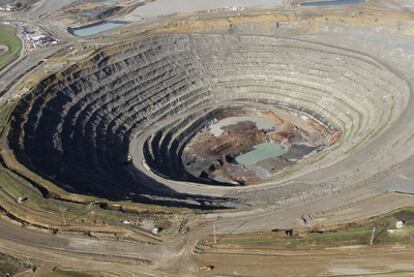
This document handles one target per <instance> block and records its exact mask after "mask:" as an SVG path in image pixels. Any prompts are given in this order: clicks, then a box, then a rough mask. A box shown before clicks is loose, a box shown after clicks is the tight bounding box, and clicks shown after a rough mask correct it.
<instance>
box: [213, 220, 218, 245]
mask: <svg viewBox="0 0 414 277" xmlns="http://www.w3.org/2000/svg"><path fill="white" fill-rule="evenodd" d="M213 235H214V244H216V242H217V239H216V224H213Z"/></svg>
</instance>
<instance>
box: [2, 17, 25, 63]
mask: <svg viewBox="0 0 414 277" xmlns="http://www.w3.org/2000/svg"><path fill="white" fill-rule="evenodd" d="M0 44H3V45H6V46H7V47H8V48H9V51H8V52H5V53H1V54H0V70H1V69H3V68H4V67H5V66H7V65H8V64H9V63H11V62H12V61H14V60H15V59H17V58H18V57H19V53H20V49H21V47H22V44H21V41H20V39H19V38H18V37H17V36H16V29H14V28H13V27H10V26H7V25H3V24H0Z"/></svg>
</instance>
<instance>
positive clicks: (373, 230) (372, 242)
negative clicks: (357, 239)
mask: <svg viewBox="0 0 414 277" xmlns="http://www.w3.org/2000/svg"><path fill="white" fill-rule="evenodd" d="M374 238H375V226H374V227H372V233H371V239H370V240H369V245H373V244H374Z"/></svg>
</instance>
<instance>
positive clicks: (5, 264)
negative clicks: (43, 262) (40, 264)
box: [0, 253, 36, 277]
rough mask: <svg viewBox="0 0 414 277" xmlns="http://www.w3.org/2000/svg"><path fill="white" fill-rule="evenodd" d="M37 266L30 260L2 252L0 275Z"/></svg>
mask: <svg viewBox="0 0 414 277" xmlns="http://www.w3.org/2000/svg"><path fill="white" fill-rule="evenodd" d="M33 267H36V265H35V264H34V263H33V262H32V261H29V260H23V259H17V258H14V257H11V256H8V255H6V254H3V253H0V277H3V276H7V274H10V275H11V276H13V275H14V274H15V273H17V272H20V271H23V270H25V269H28V268H33Z"/></svg>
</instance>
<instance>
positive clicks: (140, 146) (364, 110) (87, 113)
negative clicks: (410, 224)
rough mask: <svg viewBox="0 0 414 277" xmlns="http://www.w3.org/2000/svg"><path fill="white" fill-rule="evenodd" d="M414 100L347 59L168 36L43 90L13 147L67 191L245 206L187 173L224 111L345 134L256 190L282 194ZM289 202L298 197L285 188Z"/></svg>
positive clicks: (394, 79)
mask: <svg viewBox="0 0 414 277" xmlns="http://www.w3.org/2000/svg"><path fill="white" fill-rule="evenodd" d="M408 98H409V88H408V86H407V84H406V82H405V81H404V80H402V79H400V78H399V77H398V76H397V75H396V74H394V73H393V72H392V70H390V69H389V68H387V67H386V66H385V65H383V64H381V63H380V62H378V61H376V60H374V59H373V58H371V57H369V56H366V55H363V54H361V53H357V52H353V51H350V50H346V49H340V48H334V47H330V46H326V45H321V44H316V43H311V42H306V41H301V40H295V39H287V38H275V37H266V36H250V35H234V34H163V35H156V36H154V37H149V38H146V39H145V40H139V41H136V42H132V43H128V44H122V45H118V46H113V47H108V48H104V49H103V50H101V51H99V52H98V53H97V54H96V55H95V56H94V57H93V58H92V59H91V60H88V61H84V62H82V63H79V64H76V65H74V66H72V67H70V68H69V69H67V70H65V71H63V72H60V73H57V74H54V75H52V76H50V77H48V78H47V79H45V80H43V81H42V82H40V83H39V85H38V86H37V87H36V88H35V89H34V90H33V91H32V92H31V93H30V94H28V95H26V96H24V98H23V99H22V100H21V101H20V102H19V104H18V105H17V107H16V109H15V111H14V112H13V117H12V124H11V129H10V132H9V136H8V144H9V146H10V149H12V150H13V151H14V153H15V155H16V157H17V158H18V160H19V162H21V163H22V164H23V165H25V166H26V167H28V168H30V169H31V170H33V171H34V172H36V173H37V174H39V175H41V176H43V177H44V178H46V179H49V180H50V181H52V182H55V183H57V184H58V185H59V186H61V187H62V188H64V189H65V190H67V191H70V192H75V193H80V194H90V195H95V196H99V197H105V198H109V199H115V200H122V199H132V200H135V201H154V202H156V201H167V202H171V201H172V202H174V201H178V202H177V203H179V201H187V202H186V203H192V201H194V203H195V205H207V206H208V205H211V206H226V205H228V206H238V205H242V203H240V201H239V200H238V199H237V194H231V191H232V189H233V188H231V187H227V188H224V189H223V190H222V188H217V186H211V184H205V183H204V184H203V183H202V182H201V181H200V180H197V179H194V178H191V177H190V176H188V175H186V174H185V172H184V171H183V170H182V165H181V164H180V163H181V161H180V158H179V157H180V151H182V148H183V146H184V145H185V143H186V141H188V139H189V138H190V137H191V136H193V135H194V132H196V131H197V130H199V128H201V127H202V126H203V124H204V123H203V122H205V119H206V117H207V118H208V117H209V116H208V115H209V114H211V113H212V112H214V109H215V108H217V107H218V106H220V105H226V106H232V105H240V103H244V104H245V105H249V106H254V105H262V106H263V105H264V106H268V107H275V106H277V107H280V108H284V109H288V110H291V111H295V112H297V113H299V114H300V113H303V114H308V115H310V116H312V117H314V118H317V119H318V120H319V121H320V122H323V123H324V124H325V125H326V126H330V127H331V128H338V129H340V130H341V132H342V137H341V139H340V141H338V142H337V143H336V144H335V145H333V146H332V147H329V148H327V149H325V150H324V151H322V152H321V153H319V154H318V155H315V156H313V157H311V158H309V159H307V160H306V162H304V163H300V164H299V165H298V166H295V167H292V168H288V169H287V170H286V171H284V172H282V173H281V175H280V176H276V177H275V178H274V179H272V180H269V181H267V182H266V183H264V184H261V185H258V187H262V186H266V187H267V186H270V187H272V188H273V187H274V189H275V190H278V185H280V184H283V183H284V182H286V181H292V180H294V179H295V178H296V177H297V176H303V175H304V174H307V173H310V172H313V171H315V170H316V169H318V168H321V167H329V166H334V165H335V164H337V163H339V162H340V161H342V160H345V159H346V158H348V157H349V156H350V155H353V154H354V153H358V151H359V150H360V149H363V148H364V146H366V145H367V144H368V143H371V142H372V141H373V140H374V139H375V138H376V137H378V136H380V135H381V134H382V133H383V132H385V131H386V130H387V129H388V127H389V126H390V125H391V124H392V122H393V121H394V120H395V119H396V118H398V116H399V114H400V113H401V111H402V110H403V109H404V107H405V105H406V103H407V99H408ZM395 107H400V108H399V109H395ZM361 155H363V153H362V154H361ZM291 187H292V189H294V190H300V184H294V185H292V186H291ZM237 189H238V190H240V189H242V188H237ZM322 189H324V188H323V187H318V186H315V187H307V188H306V189H304V190H305V191H307V192H308V193H314V192H315V191H318V190H322ZM327 189H332V187H329V188H327ZM285 194H291V190H290V189H287V188H286V187H281V188H280V190H278V195H279V197H280V198H283V197H285ZM226 195H231V197H230V198H226V197H225V196H226Z"/></svg>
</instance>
